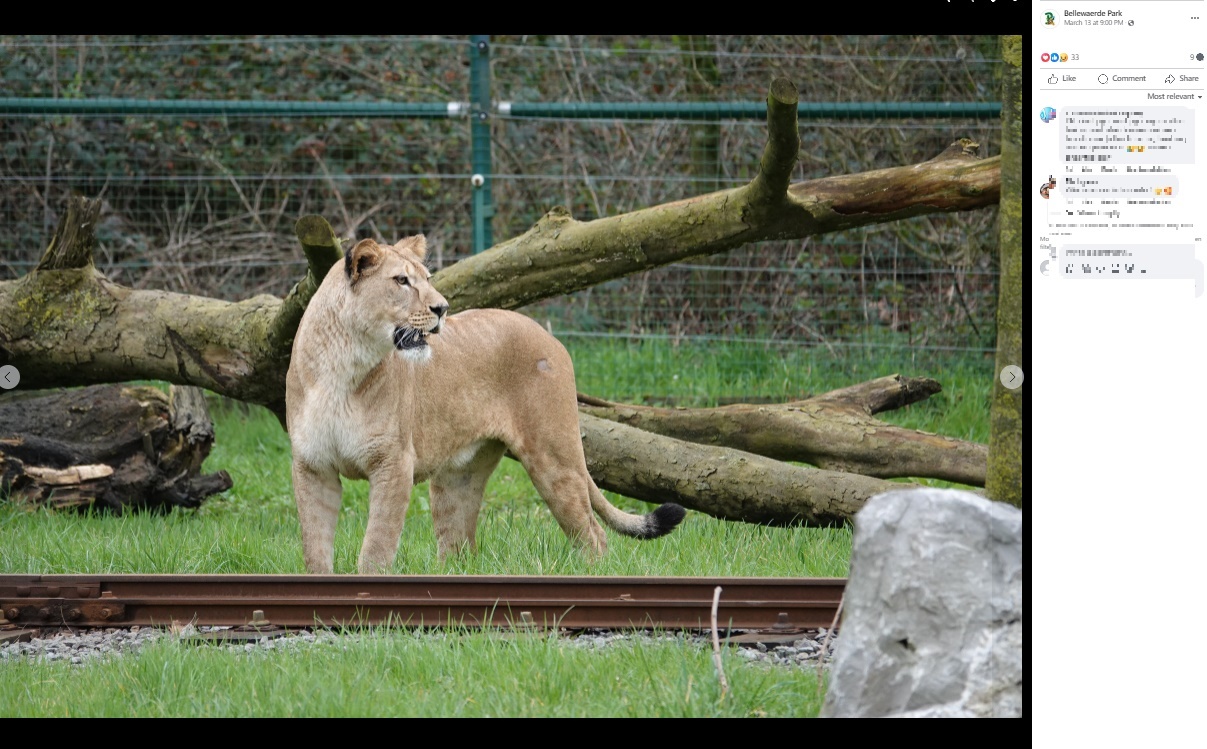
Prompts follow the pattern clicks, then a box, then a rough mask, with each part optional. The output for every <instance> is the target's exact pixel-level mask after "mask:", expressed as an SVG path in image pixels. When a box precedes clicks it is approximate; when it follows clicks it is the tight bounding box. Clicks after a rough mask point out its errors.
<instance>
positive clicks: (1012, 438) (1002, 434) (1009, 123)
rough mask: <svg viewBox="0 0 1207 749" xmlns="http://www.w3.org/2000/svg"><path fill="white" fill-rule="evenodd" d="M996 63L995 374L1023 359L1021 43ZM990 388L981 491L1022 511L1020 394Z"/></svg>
mask: <svg viewBox="0 0 1207 749" xmlns="http://www.w3.org/2000/svg"><path fill="white" fill-rule="evenodd" d="M1001 49H1002V59H1003V60H1004V61H1005V63H1006V64H1005V65H1003V66H1002V68H1003V71H1002V159H1003V163H1004V164H1005V165H1006V169H1005V173H1004V174H1003V175H1002V203H1001V206H1002V207H1001V211H1000V212H999V216H1000V219H999V220H1000V221H1001V229H1000V231H1001V249H1000V252H1001V276H1000V280H999V281H998V283H999V284H1000V288H999V290H998V301H997V359H996V365H997V366H996V372H1001V371H1002V368H1004V367H1006V366H1007V365H1009V364H1014V365H1016V366H1018V367H1021V368H1022V370H1023V374H1024V375H1026V371H1027V364H1026V360H1025V359H1024V357H1023V324H1022V321H1023V259H1022V258H1023V236H1022V230H1023V217H1022V207H1023V190H1022V163H1023V160H1022V141H1023V136H1022V106H1023V103H1022V102H1023V98H1022V96H1023V85H1022V37H1019V36H1003V37H1002V38H1001ZM1026 387H1027V386H1026V384H1025V383H1024V384H1023V386H1022V387H1021V388H1018V389H1017V390H1010V389H1008V388H1006V387H1005V386H1004V385H1002V382H1001V379H1000V377H995V378H994V382H993V405H992V406H991V407H990V411H989V430H990V432H989V474H988V477H987V479H986V483H985V489H986V492H987V493H988V495H989V497H990V498H991V499H996V500H998V501H999V502H1009V503H1010V504H1012V505H1014V506H1015V507H1022V506H1023V474H1022V471H1023V393H1024V391H1025V389H1026Z"/></svg>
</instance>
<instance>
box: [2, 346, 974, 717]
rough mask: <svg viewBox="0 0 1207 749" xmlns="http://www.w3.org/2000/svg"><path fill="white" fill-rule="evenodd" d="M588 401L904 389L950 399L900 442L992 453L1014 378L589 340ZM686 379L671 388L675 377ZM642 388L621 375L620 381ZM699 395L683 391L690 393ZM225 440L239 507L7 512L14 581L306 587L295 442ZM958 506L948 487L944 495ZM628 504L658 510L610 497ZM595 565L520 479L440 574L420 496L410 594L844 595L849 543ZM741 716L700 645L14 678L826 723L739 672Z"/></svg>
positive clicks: (386, 637)
mask: <svg viewBox="0 0 1207 749" xmlns="http://www.w3.org/2000/svg"><path fill="white" fill-rule="evenodd" d="M569 348H570V350H571V353H572V355H573V356H574V357H575V362H576V369H577V371H578V383H579V389H580V390H581V391H583V392H587V393H591V394H593V395H597V396H600V397H605V398H610V399H614V400H628V401H635V402H641V401H642V400H644V399H646V397H647V396H650V395H651V394H661V395H662V396H664V397H665V396H667V395H670V396H672V397H673V398H674V399H675V402H677V403H679V404H681V405H709V404H711V403H715V402H716V400H717V399H718V398H719V397H720V396H723V395H725V394H732V393H742V394H747V395H753V396H756V397H766V398H773V399H788V398H799V397H803V396H805V395H806V394H808V393H821V392H824V391H826V390H830V389H833V388H837V387H843V386H846V385H850V384H853V383H856V382H860V381H863V380H867V379H871V378H874V377H879V376H883V375H886V374H892V373H894V372H899V373H901V374H906V375H911V376H927V377H934V378H936V379H938V380H939V381H940V382H941V383H942V384H943V392H942V393H940V394H939V395H937V396H934V397H932V398H930V399H929V400H927V401H924V402H922V403H919V404H915V405H913V406H910V407H908V408H906V409H903V410H901V411H897V412H889V413H886V414H883V415H882V418H884V419H885V420H886V421H890V422H892V423H897V424H901V425H903V426H908V427H913V428H918V429H924V430H927V431H932V432H937V433H940V434H946V435H950V436H954V437H961V438H964V439H970V440H975V441H978V442H987V441H988V434H989V425H988V422H989V418H988V413H989V395H990V385H991V383H992V380H991V377H992V374H993V372H992V362H991V361H986V360H983V359H982V358H980V357H970V356H964V357H955V356H951V357H931V358H928V359H926V360H925V361H922V362H919V361H917V360H914V361H910V355H909V354H908V352H901V354H900V355H899V356H898V357H897V358H894V357H893V356H889V355H884V356H881V357H880V358H879V359H877V360H874V361H873V360H867V359H858V358H838V359H836V358H834V357H833V356H831V355H830V354H829V353H827V352H824V351H822V352H818V351H811V352H806V353H800V352H797V353H794V354H792V355H791V356H788V355H785V356H771V355H769V354H768V352H766V351H761V350H760V351H754V350H752V349H750V348H745V349H743V348H739V347H732V346H728V347H727V346H720V345H712V346H711V348H713V349H714V350H713V351H712V352H711V354H712V356H713V357H714V359H713V360H712V361H711V363H709V361H710V360H709V359H708V357H707V356H706V354H708V353H709V352H707V351H704V350H702V349H700V348H699V347H698V345H690V346H689V345H686V344H685V345H683V346H679V347H677V348H676V347H673V346H671V345H670V344H669V343H667V342H657V341H654V342H647V344H645V345H642V346H632V345H628V344H617V343H612V342H607V341H604V342H600V341H586V342H584V341H570V346H569ZM666 372H670V374H669V375H667V374H665V373H666ZM618 373H621V374H618ZM676 374H677V375H678V378H676V377H675V375H676ZM213 413H214V417H215V427H216V431H217V441H216V444H215V446H214V449H213V452H212V453H211V455H210V457H209V460H208V461H207V464H206V470H208V471H213V470H219V469H225V470H227V471H229V472H230V474H231V477H232V478H233V479H234V487H233V488H232V489H231V490H230V491H228V492H226V493H225V494H223V495H220V496H218V497H214V498H211V499H210V500H208V501H207V502H206V503H205V504H204V505H203V506H202V507H201V508H199V509H198V510H194V511H179V510H178V511H174V512H172V513H169V514H167V515H162V516H160V515H150V514H127V515H123V516H120V517H116V516H112V515H100V514H95V513H92V514H78V513H75V512H53V511H48V510H36V511H32V512H30V511H26V510H23V509H21V508H18V507H14V506H13V505H10V504H8V503H0V538H3V539H4V543H3V544H0V573H5V574H11V573H30V574H51V573H94V574H96V573H147V574H149V573H256V574H259V573H301V572H303V571H304V568H303V564H302V553H301V543H300V531H299V529H298V522H297V515H296V511H295V509H294V504H293V494H292V488H291V482H290V473H289V471H290V467H289V463H290V450H289V440H288V438H287V436H286V435H285V434H284V432H283V431H282V430H281V428H280V426H279V424H278V423H277V421H276V419H275V418H274V417H273V416H271V415H270V414H269V413H268V412H267V411H264V410H263V409H259V408H250V409H249V408H242V407H232V406H230V405H229V404H223V403H220V402H218V401H215V402H214V409H213ZM927 483H934V484H939V485H942V483H941V482H927ZM367 489H368V487H367V484H366V483H365V482H357V481H346V482H345V493H344V507H343V509H342V512H341V520H340V526H339V530H338V533H337V538H336V556H335V567H336V571H337V572H345V573H350V572H353V571H354V570H355V566H356V557H357V554H358V552H359V547H360V541H361V538H362V537H363V533H364V526H365V522H366V518H367V510H368V507H367V504H368V503H367V494H368V492H367ZM609 499H611V500H612V501H613V502H615V503H616V504H618V505H620V506H622V507H624V508H626V509H629V510H639V511H647V510H648V509H650V508H651V507H652V505H647V504H645V503H643V502H638V501H636V500H631V499H628V498H625V497H620V496H617V495H614V494H609ZM608 542H609V551H608V554H607V556H606V557H605V558H604V559H603V560H601V561H599V562H596V563H594V564H588V563H587V562H586V561H585V560H584V558H583V557H582V555H581V554H579V553H578V552H577V551H576V550H575V549H574V548H573V547H572V546H571V545H570V543H569V541H568V540H567V539H566V537H565V536H564V534H562V532H561V531H560V529H559V528H558V527H557V524H556V523H555V522H554V520H553V517H552V515H551V514H550V513H549V511H548V509H547V508H546V507H545V506H544V505H543V503H542V502H541V500H540V498H539V497H538V496H537V494H536V492H535V490H534V489H533V488H532V484H531V482H530V481H529V480H528V477H527V475H526V474H525V473H524V471H523V469H522V468H520V466H519V465H518V464H517V463H515V462H513V461H510V460H504V461H503V463H502V465H501V466H500V469H499V470H498V471H497V472H496V473H495V475H494V477H493V478H492V479H491V481H490V483H489V484H488V486H487V489H486V500H485V506H484V508H483V511H482V514H481V520H480V524H479V530H478V547H479V550H478V553H476V554H466V555H462V556H459V557H455V558H453V559H451V560H449V561H447V562H440V561H439V560H438V559H437V558H436V542H435V538H434V534H433V531H432V523H431V515H430V512H429V510H428V502H427V487H426V485H423V486H420V487H417V488H416V490H415V492H414V495H413V499H412V502H411V508H410V512H409V515H408V518H407V524H406V528H405V529H404V531H403V538H402V544H401V547H400V551H399V555H398V560H397V562H396V564H395V568H394V571H395V572H396V573H404V574H516V575H684V576H776V577H843V576H846V575H847V571H848V564H849V559H850V543H851V536H850V530H849V529H848V528H836V529H814V528H768V527H763V526H755V525H747V524H743V523H734V522H726V521H722V520H717V519H715V518H711V517H709V516H707V515H704V514H701V513H696V512H692V513H689V515H688V517H687V519H686V520H685V521H684V522H683V524H682V526H681V527H680V528H679V529H678V530H676V531H675V533H672V534H671V535H669V536H667V537H665V538H662V539H658V540H655V541H649V542H640V541H635V540H632V539H628V538H624V537H620V536H617V535H615V534H613V533H611V532H610V531H609V532H608ZM725 659H726V660H725V663H726V666H725V669H726V674H727V676H728V678H729V680H730V684H731V692H730V694H729V695H727V696H726V698H725V699H724V700H722V699H720V693H719V688H718V686H717V682H716V676H715V674H714V672H713V667H712V662H711V659H710V655H709V653H708V652H707V651H706V650H703V649H700V648H699V647H697V646H695V645H693V644H691V643H688V642H686V641H683V640H673V639H672V640H668V641H663V642H658V643H653V644H647V645H643V646H642V647H621V648H606V649H603V650H600V651H593V652H590V651H586V650H580V649H577V648H573V647H570V646H568V645H567V644H566V643H565V641H562V640H558V639H556V638H553V639H549V638H546V637H519V638H508V637H503V636H501V635H499V634H497V633H489V632H468V633H466V632H463V633H456V634H450V635H447V636H445V637H442V638H430V637H428V638H424V637H418V636H416V635H415V634H414V633H408V632H372V633H368V634H361V635H357V636H354V637H351V638H347V639H344V640H343V641H342V642H341V643H340V644H335V643H328V644H323V645H318V646H314V647H304V648H296V649H293V648H282V649H275V650H273V651H268V652H260V651H259V650H257V651H256V652H251V653H246V652H243V651H232V650H227V649H223V648H212V647H199V646H195V645H186V644H183V643H181V642H178V641H176V640H174V639H167V638H165V639H164V640H162V641H160V642H158V643H156V644H155V645H153V646H151V647H149V648H147V649H145V650H144V651H142V652H140V653H139V654H138V655H127V656H125V657H122V658H120V659H112V660H109V661H104V662H90V663H88V664H86V665H82V666H71V665H69V664H66V663H63V662H51V663H34V662H27V661H17V660H9V661H6V662H4V664H3V665H2V666H0V670H2V671H3V673H4V674H5V676H6V677H7V678H5V679H0V714H3V715H5V716H18V715H19V716H50V715H77V716H84V715H88V716H110V715H112V716H248V715H256V716H301V715H314V716H320V715H322V716H326V715H332V716H335V715H340V716H352V715H356V716H361V715H373V716H376V715H398V716H421V715H422V716H453V715H464V716H487V715H507V716H580V715H581V716H714V715H715V716H751V715H760V716H761V715H768V716H777V717H778V716H782V717H788V716H810V715H815V714H816V713H817V711H818V709H819V706H820V701H821V694H820V693H819V692H818V689H817V682H816V675H815V673H814V672H813V671H812V670H811V669H805V670H802V669H796V668H769V667H767V666H765V665H762V664H751V663H747V662H745V660H744V659H741V658H740V657H738V656H736V655H734V654H733V653H732V652H730V651H727V652H726V655H725Z"/></svg>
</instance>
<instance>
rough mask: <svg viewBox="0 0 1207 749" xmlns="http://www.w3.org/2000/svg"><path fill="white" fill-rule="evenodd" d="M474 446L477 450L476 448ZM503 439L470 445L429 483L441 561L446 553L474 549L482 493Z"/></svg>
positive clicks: (500, 451) (499, 457)
mask: <svg viewBox="0 0 1207 749" xmlns="http://www.w3.org/2000/svg"><path fill="white" fill-rule="evenodd" d="M475 449H476V451H475ZM504 449H505V448H504V446H503V443H502V442H496V441H493V440H491V441H488V442H484V443H482V444H481V445H475V446H471V448H470V449H468V450H467V451H465V452H464V453H463V454H462V455H460V456H455V457H454V459H453V460H452V461H450V465H449V466H448V467H446V468H445V469H444V470H443V471H441V472H440V473H439V474H438V475H434V476H432V478H431V480H430V482H429V490H430V501H431V507H432V526H433V527H434V529H435V531H436V549H437V552H438V553H439V555H440V559H441V561H443V560H445V559H447V558H448V557H449V555H454V554H458V553H460V552H461V551H463V550H466V549H468V550H469V551H474V550H475V549H476V548H477V542H476V539H475V534H476V533H477V529H478V512H479V511H480V510H481V509H482V493H483V492H484V491H485V490H486V482H487V481H488V480H489V479H490V476H491V474H492V473H494V471H495V468H496V467H497V466H498V465H499V460H500V459H501V458H502V457H503V451H504Z"/></svg>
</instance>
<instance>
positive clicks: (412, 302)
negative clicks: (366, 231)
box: [344, 234, 448, 361]
mask: <svg viewBox="0 0 1207 749" xmlns="http://www.w3.org/2000/svg"><path fill="white" fill-rule="evenodd" d="M426 254H427V240H425V239H424V237H423V235H422V234H418V235H415V236H413V237H407V238H406V239H403V240H401V241H399V242H398V243H396V244H394V245H380V244H378V243H377V242H374V241H373V240H372V239H362V240H361V241H359V242H357V243H356V245H355V246H354V247H353V248H352V249H350V250H348V252H347V253H346V254H345V256H344V273H345V274H346V276H347V280H348V288H349V292H350V298H351V300H352V304H353V305H354V307H355V311H356V317H357V319H358V320H359V321H360V323H361V325H360V327H361V329H362V331H363V332H364V333H366V334H367V335H370V336H383V337H384V339H385V340H387V341H389V342H390V343H391V344H392V345H393V346H394V348H397V349H398V350H399V351H401V352H402V353H403V355H404V356H406V357H407V358H408V359H411V360H412V361H426V360H427V358H428V357H429V356H431V350H430V349H429V348H428V343H427V337H428V335H430V334H432V333H439V332H440V328H441V326H442V325H443V324H444V315H445V313H446V312H447V311H448V302H447V301H446V300H445V299H444V297H443V296H441V295H440V292H438V291H436V289H435V288H434V287H433V286H432V284H431V281H430V280H429V279H430V278H431V275H432V274H431V273H430V272H429V271H428V269H427V268H426V267H425V266H424V264H423V258H424V256H425V255H426Z"/></svg>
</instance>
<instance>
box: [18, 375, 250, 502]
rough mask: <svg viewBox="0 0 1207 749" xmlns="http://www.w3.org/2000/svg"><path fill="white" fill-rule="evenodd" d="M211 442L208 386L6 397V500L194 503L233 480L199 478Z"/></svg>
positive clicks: (103, 388) (120, 388)
mask: <svg viewBox="0 0 1207 749" xmlns="http://www.w3.org/2000/svg"><path fill="white" fill-rule="evenodd" d="M213 442H214V427H213V422H211V421H210V416H209V411H208V410H207V409H206V406H205V400H204V398H203V396H202V393H201V391H200V390H199V389H197V388H189V387H173V388H172V389H171V391H170V393H169V394H168V395H165V394H164V393H163V392H161V391H159V390H156V389H155V388H152V387H140V386H124V385H96V386H92V387H87V388H82V389H78V390H69V391H58V392H51V393H39V394H36V395H33V396H30V395H27V394H20V395H17V396H16V397H9V398H6V399H5V400H4V401H2V402H0V499H3V498H7V499H8V500H9V501H11V502H15V503H19V504H24V505H28V506H31V507H36V506H48V507H55V508H78V509H88V508H96V509H103V510H109V511H113V512H116V513H118V514H120V513H121V512H123V511H125V510H127V509H131V510H154V511H163V512H166V511H167V510H170V509H171V508H173V507H198V506H200V505H201V503H202V502H203V501H205V499H206V498H208V497H209V496H211V495H213V494H216V493H218V492H222V491H225V490H227V489H229V488H230V487H231V485H232V482H231V478H230V475H229V474H228V473H227V472H226V471H219V472H218V473H214V474H209V475H203V474H202V473H201V464H202V462H204V460H205V457H206V456H207V455H208V454H209V451H210V447H211V446H212V445H213Z"/></svg>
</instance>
